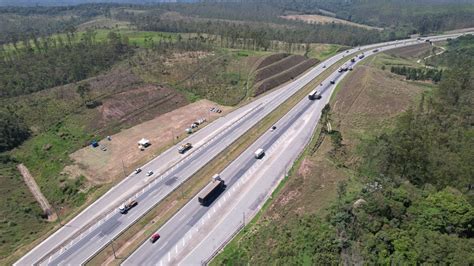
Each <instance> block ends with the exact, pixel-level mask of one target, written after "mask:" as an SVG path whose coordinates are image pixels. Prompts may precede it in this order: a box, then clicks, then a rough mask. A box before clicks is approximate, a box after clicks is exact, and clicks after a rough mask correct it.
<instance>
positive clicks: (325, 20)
mask: <svg viewBox="0 0 474 266" xmlns="http://www.w3.org/2000/svg"><path fill="white" fill-rule="evenodd" d="M281 18H284V19H288V20H301V21H303V22H306V23H309V24H331V23H335V24H345V25H350V26H355V27H361V28H365V29H369V30H383V29H382V28H378V27H372V26H368V25H364V24H359V23H354V22H351V21H347V20H343V19H338V18H334V17H327V16H321V15H287V16H281Z"/></svg>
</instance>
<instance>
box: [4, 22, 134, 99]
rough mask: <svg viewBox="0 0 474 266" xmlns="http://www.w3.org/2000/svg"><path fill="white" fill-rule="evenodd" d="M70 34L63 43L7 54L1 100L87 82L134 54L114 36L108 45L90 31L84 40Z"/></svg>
mask: <svg viewBox="0 0 474 266" xmlns="http://www.w3.org/2000/svg"><path fill="white" fill-rule="evenodd" d="M77 37H78V36H75V35H74V33H72V32H70V33H68V34H67V37H66V38H65V39H63V38H62V37H61V36H58V37H57V38H45V39H33V40H32V41H28V42H24V47H21V48H18V47H16V46H15V49H14V50H13V51H3V53H1V56H2V58H1V59H2V60H1V61H0V88H1V91H0V97H11V96H18V95H22V94H27V93H32V92H36V91H39V90H43V89H46V88H51V87H55V86H59V85H63V84H67V83H71V82H76V81H79V80H83V79H85V78H88V77H90V76H93V75H96V74H98V73H99V72H101V71H103V70H105V69H107V68H109V67H110V66H112V65H113V64H114V63H115V62H117V61H118V60H120V59H122V58H123V56H124V55H126V54H128V53H130V52H132V49H131V48H130V47H129V45H128V40H127V39H126V38H122V37H121V36H120V35H118V34H116V33H114V32H110V33H109V35H108V38H107V40H106V41H104V42H96V41H95V32H94V31H88V32H86V33H85V34H83V35H82V36H81V38H80V40H77Z"/></svg>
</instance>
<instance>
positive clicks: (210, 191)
mask: <svg viewBox="0 0 474 266" xmlns="http://www.w3.org/2000/svg"><path fill="white" fill-rule="evenodd" d="M224 188H225V184H224V180H222V179H220V178H219V176H217V178H214V177H213V180H212V182H211V183H210V184H209V185H207V186H206V187H205V188H204V190H202V191H201V193H199V195H198V201H199V203H201V205H203V206H209V205H210V204H211V203H212V202H213V201H214V200H215V199H216V198H217V196H219V194H221V192H222V191H223V190H224Z"/></svg>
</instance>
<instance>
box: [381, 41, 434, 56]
mask: <svg viewBox="0 0 474 266" xmlns="http://www.w3.org/2000/svg"><path fill="white" fill-rule="evenodd" d="M430 51H431V45H430V44H428V43H423V44H417V45H412V46H407V47H400V48H396V49H392V50H389V51H386V52H385V53H387V54H389V55H393V56H400V57H414V58H419V57H422V56H424V55H426V54H429V53H430Z"/></svg>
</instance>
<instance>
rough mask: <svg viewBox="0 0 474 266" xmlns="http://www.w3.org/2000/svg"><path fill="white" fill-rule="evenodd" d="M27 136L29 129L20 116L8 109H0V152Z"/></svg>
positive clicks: (18, 143) (16, 144)
mask: <svg viewBox="0 0 474 266" xmlns="http://www.w3.org/2000/svg"><path fill="white" fill-rule="evenodd" d="M29 136H30V131H29V129H28V127H27V126H26V124H25V123H24V121H23V120H22V119H21V118H20V117H18V116H17V115H16V114H15V113H14V112H13V111H12V110H10V109H4V108H2V109H0V152H4V151H7V150H10V149H13V148H15V147H17V146H18V145H20V144H21V143H22V142H23V141H25V140H26V139H28V137H29Z"/></svg>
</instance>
